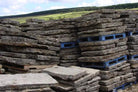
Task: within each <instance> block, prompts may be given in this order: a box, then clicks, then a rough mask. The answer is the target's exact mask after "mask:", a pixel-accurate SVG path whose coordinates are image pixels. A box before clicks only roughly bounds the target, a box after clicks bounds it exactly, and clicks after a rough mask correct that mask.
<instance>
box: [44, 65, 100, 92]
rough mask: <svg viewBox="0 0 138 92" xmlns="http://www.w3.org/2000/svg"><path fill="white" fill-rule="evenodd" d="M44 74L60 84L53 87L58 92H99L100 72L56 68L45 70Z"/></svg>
mask: <svg viewBox="0 0 138 92" xmlns="http://www.w3.org/2000/svg"><path fill="white" fill-rule="evenodd" d="M44 72H47V73H48V74H49V75H51V76H52V77H54V78H55V79H56V80H57V81H58V82H59V85H56V86H53V87H52V88H53V89H54V90H55V91H56V92H99V87H100V85H99V80H100V77H99V73H100V71H99V70H96V69H88V68H80V67H75V66H71V67H61V66H54V67H52V68H47V69H44Z"/></svg>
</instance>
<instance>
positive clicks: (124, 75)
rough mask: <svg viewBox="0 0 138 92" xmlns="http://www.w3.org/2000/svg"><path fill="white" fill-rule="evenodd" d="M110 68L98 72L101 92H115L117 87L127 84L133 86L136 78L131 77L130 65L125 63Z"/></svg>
mask: <svg viewBox="0 0 138 92" xmlns="http://www.w3.org/2000/svg"><path fill="white" fill-rule="evenodd" d="M112 67H114V68H113V69H109V70H101V71H100V77H101V81H100V91H101V92H110V91H114V90H115V91H117V88H118V87H121V86H122V85H124V84H127V83H130V84H133V83H134V82H135V80H136V77H135V76H134V75H133V73H132V70H131V68H130V64H129V63H127V61H125V62H122V63H119V64H117V65H115V66H112ZM115 67H116V68H115Z"/></svg>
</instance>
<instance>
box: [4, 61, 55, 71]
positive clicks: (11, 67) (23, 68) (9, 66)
mask: <svg viewBox="0 0 138 92" xmlns="http://www.w3.org/2000/svg"><path fill="white" fill-rule="evenodd" d="M52 66H54V65H17V64H13V63H5V64H3V67H4V68H5V69H6V70H10V71H11V72H16V73H25V72H28V71H32V70H42V69H45V68H49V67H52Z"/></svg>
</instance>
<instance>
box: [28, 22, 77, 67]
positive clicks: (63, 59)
mask: <svg viewBox="0 0 138 92" xmlns="http://www.w3.org/2000/svg"><path fill="white" fill-rule="evenodd" d="M74 24H75V21H74V20H73V19H64V20H51V21H47V22H45V23H43V25H44V27H43V28H42V29H41V30H33V31H27V33H29V34H35V35H41V36H43V37H44V38H52V39H53V40H54V41H55V42H57V45H58V46H59V47H60V44H61V43H63V42H67V43H70V42H76V41H77V34H76V32H77V30H76V28H75V26H74ZM57 53H59V56H60V63H59V65H63V66H70V65H76V63H77V58H78V57H79V49H78V48H77V47H71V48H62V47H61V48H60V51H59V50H57Z"/></svg>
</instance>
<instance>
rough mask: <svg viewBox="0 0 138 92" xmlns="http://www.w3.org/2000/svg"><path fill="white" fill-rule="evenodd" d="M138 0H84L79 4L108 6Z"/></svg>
mask: <svg viewBox="0 0 138 92" xmlns="http://www.w3.org/2000/svg"><path fill="white" fill-rule="evenodd" d="M136 2H138V0H95V1H93V2H90V3H88V2H82V3H80V4H79V5H78V6H79V7H83V6H108V5H116V4H124V3H136Z"/></svg>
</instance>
